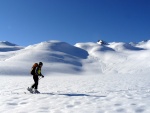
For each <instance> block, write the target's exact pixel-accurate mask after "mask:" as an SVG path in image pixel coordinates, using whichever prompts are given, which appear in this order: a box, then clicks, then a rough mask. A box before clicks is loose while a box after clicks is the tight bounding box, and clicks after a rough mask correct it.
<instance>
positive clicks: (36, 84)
mask: <svg viewBox="0 0 150 113" xmlns="http://www.w3.org/2000/svg"><path fill="white" fill-rule="evenodd" d="M33 80H34V84H33V85H32V86H31V87H32V88H35V89H37V88H38V82H39V77H38V76H37V75H33Z"/></svg>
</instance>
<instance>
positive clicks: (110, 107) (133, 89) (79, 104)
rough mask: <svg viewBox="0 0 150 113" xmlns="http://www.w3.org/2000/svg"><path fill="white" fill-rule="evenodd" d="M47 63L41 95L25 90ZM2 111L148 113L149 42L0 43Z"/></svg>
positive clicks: (0, 103) (40, 88) (149, 111)
mask: <svg viewBox="0 0 150 113" xmlns="http://www.w3.org/2000/svg"><path fill="white" fill-rule="evenodd" d="M39 61H42V62H43V63H44V65H43V68H42V73H43V75H45V77H44V78H42V79H41V80H40V81H39V91H40V92H41V94H30V93H29V92H28V91H27V90H26V89H27V87H28V86H31V84H32V83H33V79H32V76H31V75H30V69H31V67H32V65H33V63H35V62H39ZM0 63H1V65H0V77H1V82H0V88H1V90H0V100H1V101H0V113H41V112H43V113H150V107H149V106H150V88H149V87H150V82H149V80H150V41H149V40H147V41H142V42H139V43H129V44H128V43H123V42H111V43H107V44H105V45H103V44H99V43H96V42H95V43H94V42H87V43H77V44H75V45H74V46H72V45H70V44H68V43H66V42H61V41H54V40H52V41H46V42H41V43H39V44H34V45H30V46H27V47H22V46H18V45H16V44H12V43H10V42H7V41H2V42H0Z"/></svg>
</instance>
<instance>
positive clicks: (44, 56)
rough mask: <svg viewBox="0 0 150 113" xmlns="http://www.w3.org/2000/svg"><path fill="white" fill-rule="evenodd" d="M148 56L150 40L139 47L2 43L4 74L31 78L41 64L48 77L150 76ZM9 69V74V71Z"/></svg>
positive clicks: (1, 55) (135, 45) (116, 44)
mask: <svg viewBox="0 0 150 113" xmlns="http://www.w3.org/2000/svg"><path fill="white" fill-rule="evenodd" d="M6 48H7V49H6ZM16 50H17V51H16ZM149 53H150V41H149V40H148V41H143V42H139V43H136V44H135V43H129V44H128V43H123V42H111V43H107V44H106V42H105V43H104V44H103V43H101V44H99V43H96V42H95V43H94V42H87V43H77V44H75V45H74V46H72V45H70V44H68V43H66V42H61V41H55V40H51V41H45V42H41V43H38V44H34V45H30V46H27V47H21V46H18V45H16V44H12V43H10V42H7V41H5V42H4V41H3V42H0V61H1V64H2V65H1V66H0V68H1V69H2V70H1V74H5V75H20V74H21V75H28V74H29V70H30V67H31V66H32V64H33V63H35V62H39V61H42V62H43V63H44V68H43V70H44V72H45V73H46V74H50V73H66V74H67V73H70V74H72V73H74V74H75V73H78V74H79V73H80V74H83V73H93V72H95V73H101V74H108V73H115V74H116V73H118V74H148V73H150V70H149V68H150V54H149ZM10 64H11V65H10ZM6 67H7V68H6ZM18 67H19V68H20V69H18ZM12 68H13V69H12ZM8 69H9V70H10V71H7V70H8Z"/></svg>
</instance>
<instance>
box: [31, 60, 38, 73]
mask: <svg viewBox="0 0 150 113" xmlns="http://www.w3.org/2000/svg"><path fill="white" fill-rule="evenodd" d="M36 67H38V63H35V64H34V65H33V66H32V68H31V72H30V74H31V75H35V69H36Z"/></svg>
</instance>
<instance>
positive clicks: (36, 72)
mask: <svg viewBox="0 0 150 113" xmlns="http://www.w3.org/2000/svg"><path fill="white" fill-rule="evenodd" d="M42 66H43V63H42V62H39V64H38V63H35V64H34V65H33V67H32V69H31V74H32V75H33V80H34V84H33V85H32V86H31V87H30V88H28V91H30V92H31V93H40V92H39V91H38V90H37V89H38V82H39V76H42V77H44V76H43V75H42V73H41V68H42ZM33 89H34V90H33Z"/></svg>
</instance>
